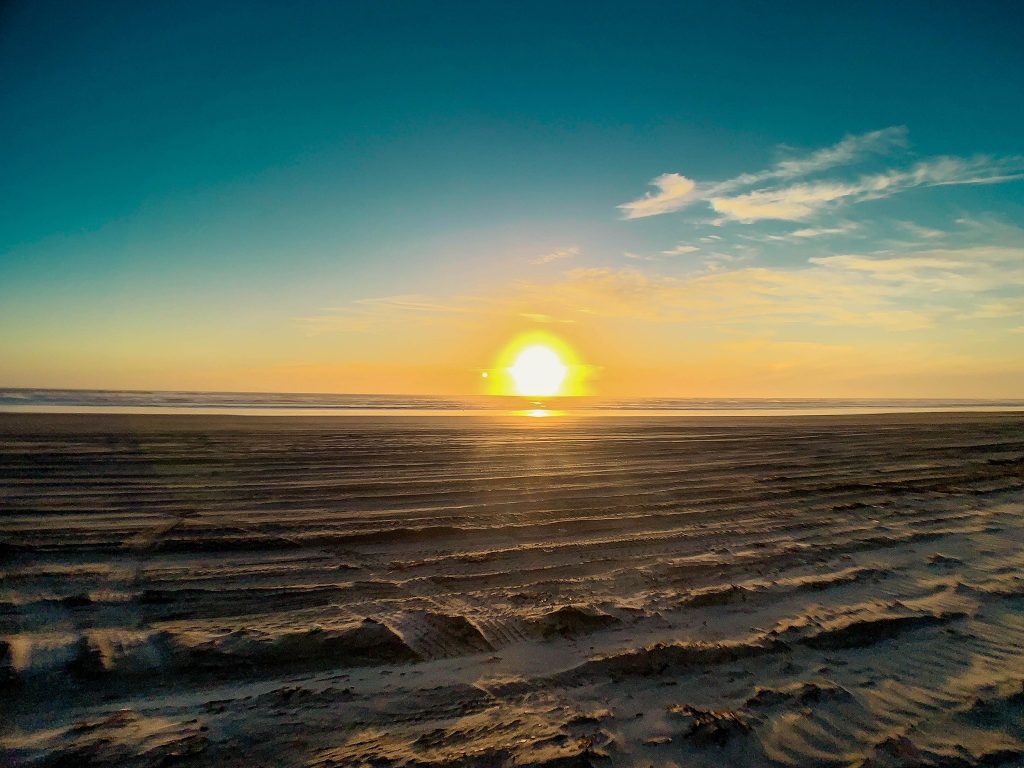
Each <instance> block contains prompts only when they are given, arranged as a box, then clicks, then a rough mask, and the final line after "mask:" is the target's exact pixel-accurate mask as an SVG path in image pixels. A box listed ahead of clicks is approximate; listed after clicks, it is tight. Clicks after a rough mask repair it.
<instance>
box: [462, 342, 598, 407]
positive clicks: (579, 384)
mask: <svg viewBox="0 0 1024 768" xmlns="http://www.w3.org/2000/svg"><path fill="white" fill-rule="evenodd" d="M495 363H496V364H495V366H494V367H493V368H489V369H487V370H486V371H484V372H483V373H481V377H482V378H484V379H486V380H487V381H488V383H487V385H486V386H487V388H488V390H489V391H490V393H491V394H495V395H516V396H519V397H572V396H577V395H583V394H586V385H585V379H586V377H587V373H588V371H589V368H588V367H587V366H585V365H583V364H582V363H581V362H580V360H579V358H578V356H577V355H576V353H575V352H574V351H573V349H572V348H571V347H570V346H569V345H568V344H566V343H565V342H564V341H563V340H562V339H560V338H559V337H557V336H555V335H553V334H550V333H547V332H545V331H531V332H528V333H524V334H521V335H520V336H518V337H516V338H515V339H513V340H512V341H511V342H510V343H509V344H508V345H507V346H506V347H505V348H504V349H503V350H502V352H501V354H500V355H499V356H498V359H497V360H496V361H495Z"/></svg>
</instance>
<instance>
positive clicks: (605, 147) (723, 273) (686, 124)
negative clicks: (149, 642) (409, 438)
mask: <svg viewBox="0 0 1024 768" xmlns="http://www.w3.org/2000/svg"><path fill="white" fill-rule="evenodd" d="M1021 39H1024V11H1022V9H1021V7H1020V5H1019V4H1018V3H1014V2H1005V3H1001V2H988V3H973V2H959V3H951V2H927V3H915V2H903V3H874V2H857V3H847V4H839V3H820V2H814V3H799V2H792V3H785V4H779V3H768V2H721V3H714V4H711V3H655V2H651V3H640V4H637V3H604V2H586V3H570V2H561V3H550V2H543V3H541V2H536V3H533V2H522V3H502V4H498V3H479V2H429V3H428V2H400V1H396V2H386V3H380V2H360V1H359V0H351V1H347V2H343V3H337V2H296V3H279V2H244V3H243V2H227V1H224V2H218V3H200V2H194V3H193V2H175V3H155V2H137V1H136V2H123V3H119V2H104V3H80V2H64V3H61V2H48V1H47V0H33V1H32V2H27V1H24V0H23V1H21V2H19V0H14V2H7V3H4V4H3V5H0V386H7V387H61V388H112V389H198V390H229V391H287V392H377V393H424V394H472V393H475V392H479V391H481V387H482V386H483V384H482V381H483V380H482V379H481V373H482V372H485V371H487V370H488V369H489V368H491V367H492V366H493V365H495V360H498V359H500V356H501V354H502V349H503V348H504V347H505V346H506V345H507V344H508V343H509V341H510V340H511V339H514V338H516V337H517V336H520V335H521V334H530V333H546V334H551V335H553V336H554V337H557V338H558V339H560V340H562V341H563V342H564V343H565V344H566V345H567V347H568V348H571V349H572V350H573V351H574V354H575V357H576V358H578V360H579V361H581V364H585V366H586V371H587V378H588V391H590V392H592V393H594V394H598V395H607V396H615V397H632V396H680V397H686V396H694V397H851V396H853V397H979V398H986V397H991V398H1005V397H1024V98H1021V94H1024V46H1022V45H1021V44H1020V41H1021Z"/></svg>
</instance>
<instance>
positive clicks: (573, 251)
mask: <svg viewBox="0 0 1024 768" xmlns="http://www.w3.org/2000/svg"><path fill="white" fill-rule="evenodd" d="M580 253H581V251H580V248H579V246H577V245H572V246H569V247H568V248H559V249H557V250H554V251H551V252H550V253H545V254H544V255H543V256H538V257H537V258H535V259H532V260H531V261H530V263H531V264H550V263H551V262H553V261H564V260H565V259H572V258H575V257H576V256H579V255H580Z"/></svg>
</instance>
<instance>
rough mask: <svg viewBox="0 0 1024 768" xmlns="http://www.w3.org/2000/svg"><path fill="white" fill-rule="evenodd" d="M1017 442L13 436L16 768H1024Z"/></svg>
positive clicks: (469, 427) (177, 432) (0, 490)
mask: <svg viewBox="0 0 1024 768" xmlns="http://www.w3.org/2000/svg"><path fill="white" fill-rule="evenodd" d="M1022 566H1024V414H1020V413H1004V414H981V413H973V414H906V415H871V416H868V415H862V416H842V417H839V416H837V417H831V416H829V417H757V418H670V417H662V418H646V417H630V418H613V417H608V418H581V419H527V418H517V419H502V418H498V417H480V418H469V417H467V418H459V417H437V418H402V417H388V418H363V417H341V418H300V417H294V418H244V417H208V416H168V417H161V416H114V415H109V416H98V415H89V416H59V415H27V414H19V415H14V414H6V415H0V572H2V583H0V723H2V725H0V728H2V730H0V764H14V765H111V766H113V765H118V766H158V765H160V766H163V765H184V766H193V765H194V766H200V765H202V766H206V765H210V766H213V765H220V766H243V765H244V766H253V765H267V766H284V765H289V766H291V765H294V766H374V767H380V766H395V767H397V766H406V767H411V766H421V767H425V766H452V767H454V766H466V767H470V766H471V767H472V768H485V767H486V768H492V767H495V766H537V767H538V768H539V767H541V766H546V767H547V768H575V767H581V766H594V767H597V766H638V767H639V766H643V767H644V768H646V767H647V766H658V767H659V768H660V767H662V766H664V767H667V766H723V765H729V766H762V765H836V766H847V765H849V766H858V765H863V766H925V765H941V766H961V765H965V766H973V765H1021V764H1024V688H1022V681H1024V570H1022Z"/></svg>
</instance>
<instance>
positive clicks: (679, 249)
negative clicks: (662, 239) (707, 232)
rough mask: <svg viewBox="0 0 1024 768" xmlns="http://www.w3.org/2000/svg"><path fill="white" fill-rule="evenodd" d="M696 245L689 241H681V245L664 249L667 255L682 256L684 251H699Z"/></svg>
mask: <svg viewBox="0 0 1024 768" xmlns="http://www.w3.org/2000/svg"><path fill="white" fill-rule="evenodd" d="M699 250H700V248H698V247H697V246H696V245H689V244H688V243H680V244H679V245H677V246H675V247H673V248H669V249H668V250H667V251H662V253H663V254H665V255H666V256H681V255H682V254H684V253H693V252H694V251H699Z"/></svg>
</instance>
